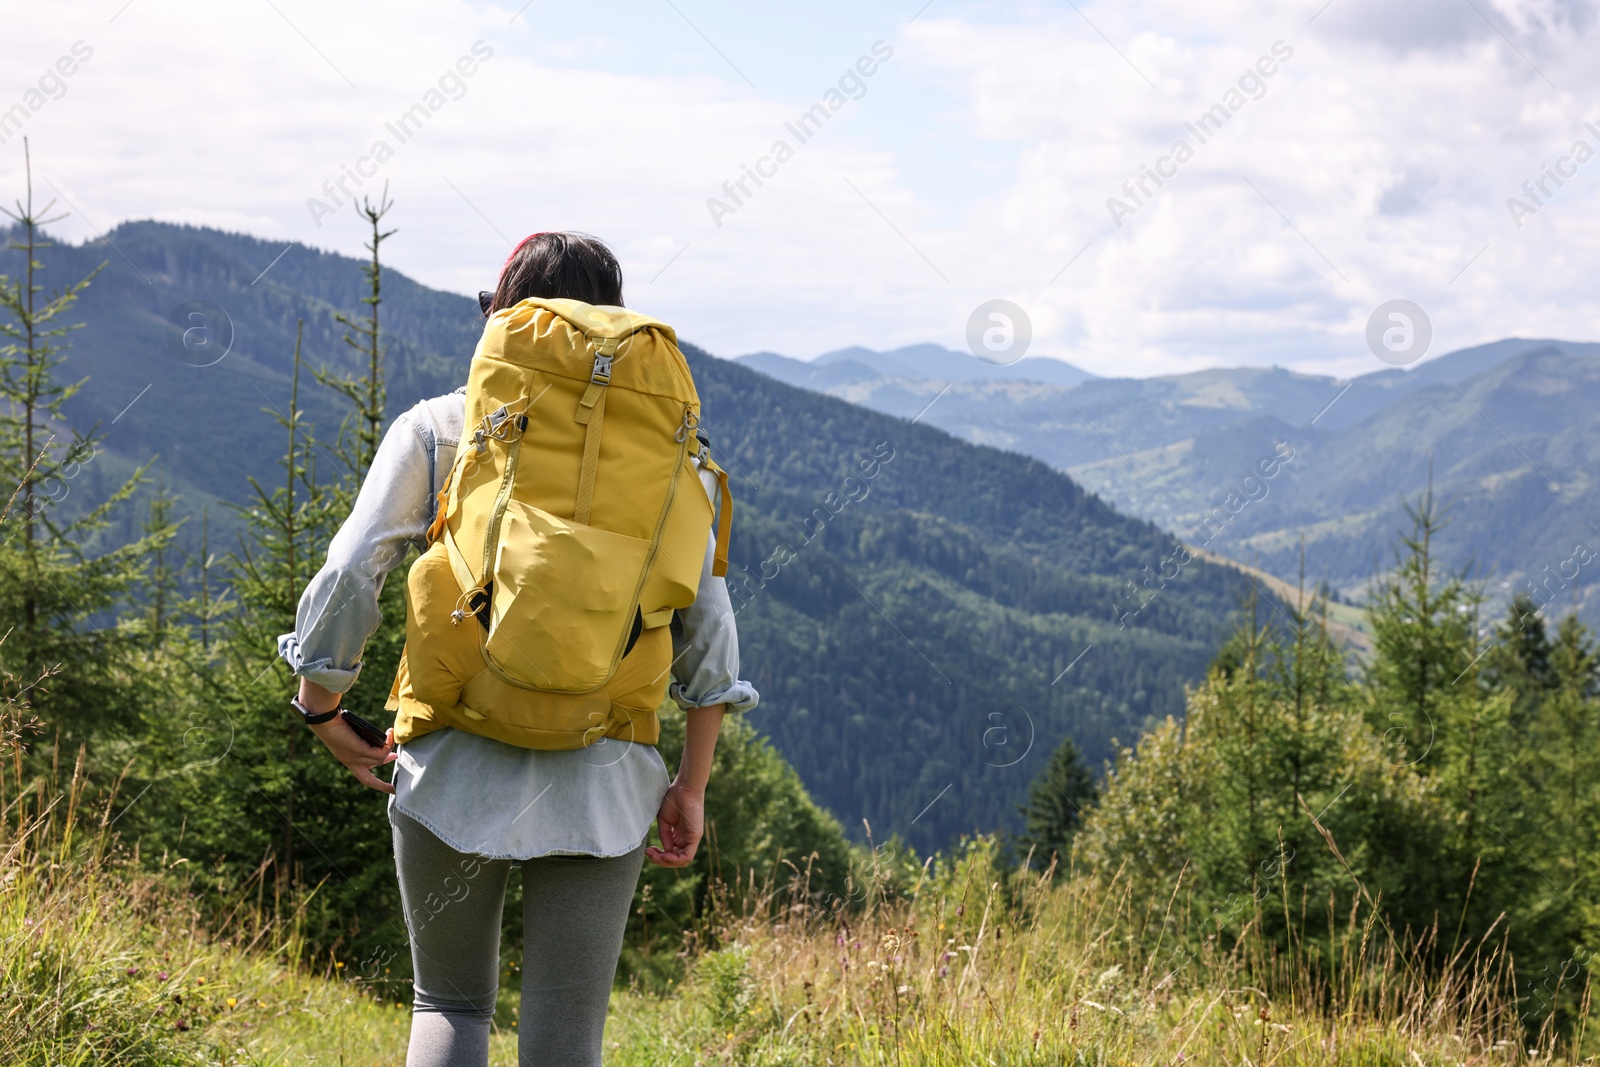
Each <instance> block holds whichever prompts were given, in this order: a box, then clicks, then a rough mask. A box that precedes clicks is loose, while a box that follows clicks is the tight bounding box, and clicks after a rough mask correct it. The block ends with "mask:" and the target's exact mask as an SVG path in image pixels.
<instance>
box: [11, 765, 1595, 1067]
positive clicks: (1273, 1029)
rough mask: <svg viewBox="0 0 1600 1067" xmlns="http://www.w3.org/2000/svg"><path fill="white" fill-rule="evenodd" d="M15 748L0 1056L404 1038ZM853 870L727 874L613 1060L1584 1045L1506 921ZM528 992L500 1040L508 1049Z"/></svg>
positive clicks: (1267, 1060) (269, 928) (85, 1059)
mask: <svg viewBox="0 0 1600 1067" xmlns="http://www.w3.org/2000/svg"><path fill="white" fill-rule="evenodd" d="M11 757H12V758H11V759H9V760H7V761H6V763H7V766H6V769H5V773H4V775H3V777H0V790H3V794H0V1064H4V1065H6V1067H10V1065H13V1064H18V1065H27V1067H35V1065H36V1067H62V1065H70V1067H76V1065H89V1064H94V1065H101V1064H118V1065H122V1064H128V1065H141V1067H143V1065H149V1067H176V1065H195V1064H236V1065H247V1064H249V1065H257V1064H260V1065H267V1064H271V1065H287V1064H349V1065H356V1064H397V1063H401V1062H403V1061H404V1054H405V1045H406V1039H407V1024H408V1022H409V1016H408V1011H407V1010H406V1009H405V1008H403V1007H401V1006H399V1005H396V1004H395V1003H394V1002H392V1001H386V1002H380V1001H379V1000H377V999H376V998H375V997H374V996H373V995H372V994H371V993H369V992H367V991H366V990H365V989H364V988H363V986H362V985H361V984H360V983H357V982H352V981H350V980H349V978H348V977H347V976H346V974H345V973H344V968H343V967H342V966H341V965H340V963H339V961H328V960H324V961H313V960H308V959H306V958H305V957H304V955H303V943H302V942H301V941H300V940H299V939H298V937H297V935H296V931H295V924H294V922H293V921H292V920H291V921H288V922H282V923H279V922H273V921H271V920H269V919H266V918H264V917H263V916H265V915H266V914H269V913H270V912H269V909H265V908H258V907H256V906H255V903H254V901H255V899H256V898H255V894H256V893H259V892H260V888H261V887H260V883H259V881H258V882H257V883H256V884H254V885H250V886H239V887H233V890H234V893H235V903H234V906H232V907H231V908H228V909H227V910H226V911H225V912H223V913H221V914H218V913H216V912H214V911H210V910H204V911H203V910H202V908H201V906H200V904H199V903H198V901H199V899H200V895H198V894H196V893H195V889H196V887H197V885H198V882H197V879H201V878H203V877H204V876H203V874H200V873H196V872H190V871H188V869H187V865H186V864H185V863H184V862H183V860H182V859H181V858H173V857H162V858H159V859H155V858H152V857H140V856H138V855H137V854H135V853H134V852H133V851H132V850H127V849H122V848H119V847H118V846H117V845H116V844H115V834H114V830H115V826H114V820H115V817H116V811H117V810H118V806H117V804H115V803H114V802H112V801H111V800H109V799H107V800H105V801H103V802H97V803H96V804H93V805H91V804H87V803H86V802H85V800H84V797H85V795H86V783H85V780H84V776H83V774H82V768H81V756H80V760H79V764H78V766H77V767H76V768H75V769H74V770H73V771H72V772H71V773H70V774H69V775H61V774H60V773H59V771H60V768H59V766H58V767H57V768H56V773H53V774H51V775H50V776H48V777H46V778H40V779H38V780H35V781H32V782H27V781H24V779H23V775H22V769H21V768H22V764H21V761H20V760H19V759H17V758H16V753H15V751H14V750H13V752H12V753H11ZM62 778H65V781H64V782H62V781H61V779H62ZM56 783H60V785H59V788H57V785H56ZM107 796H108V797H110V796H114V790H108V791H107ZM880 857H881V854H880ZM853 885H854V887H855V894H854V897H853V899H852V900H850V901H849V902H845V903H840V904H837V905H835V906H828V907H823V906H818V905H816V904H814V903H813V902H812V901H811V898H810V897H809V895H808V894H807V893H806V891H805V888H806V887H805V884H804V878H803V875H801V876H799V877H797V879H796V881H795V883H794V884H792V885H788V886H768V887H766V888H765V889H764V890H761V891H758V892H753V893H752V892H749V891H748V890H749V889H750V887H748V886H747V887H743V888H744V889H745V890H746V891H745V892H741V893H726V894H718V895H717V896H716V898H715V900H716V902H715V903H714V905H713V907H712V910H711V912H710V913H709V914H708V915H706V916H704V917H703V919H704V921H703V923H702V925H701V930H700V933H699V936H697V937H695V938H690V939H686V945H687V947H686V948H685V950H684V952H685V956H686V964H687V972H686V973H687V977H686V979H685V980H684V981H683V982H682V983H681V984H680V985H679V986H678V988H676V989H674V990H673V991H671V992H670V993H668V994H665V995H652V994H646V993H643V992H640V991H637V990H627V989H621V990H619V991H618V992H617V993H616V994H615V996H614V998H613V1015H612V1022H611V1025H610V1029H609V1030H608V1037H607V1043H608V1046H609V1047H608V1053H607V1055H608V1062H611V1063H615V1064H626V1065H640V1067H643V1065H647V1064H648V1065H652V1067H653V1065H657V1064H696V1063H730V1064H751V1065H776V1064H797V1065H798V1064H819V1065H820V1064H856V1063H874V1064H892V1065H894V1067H900V1065H910V1064H930V1065H942V1064H951V1065H955V1064H964V1065H965V1064H985V1065H1002V1064H1017V1065H1022V1064H1041V1065H1042V1064H1074V1065H1079V1064H1082V1065H1091V1064H1092V1065H1095V1067H1130V1065H1157V1064H1160V1065H1164V1067H1165V1065H1175V1064H1183V1065H1189V1064H1218V1065H1221V1064H1230V1065H1235V1064H1240V1065H1249V1067H1268V1065H1275V1067H1276V1065H1282V1067H1294V1065H1300V1064H1339V1065H1351V1067H1367V1065H1372V1067H1378V1065H1394V1067H1443V1065H1446V1064H1450V1065H1455V1064H1507V1065H1517V1064H1524V1063H1530V1064H1531V1063H1546V1062H1562V1063H1576V1062H1578V1058H1577V1053H1576V1052H1575V1051H1574V1049H1575V1048H1577V1047H1581V1046H1582V1042H1583V1037H1582V1036H1581V1035H1580V1037H1579V1038H1578V1041H1577V1042H1576V1043H1574V1042H1571V1041H1563V1040H1558V1038H1557V1035H1556V1034H1555V1033H1554V1032H1553V1031H1552V1030H1551V1029H1550V1028H1549V1027H1545V1028H1543V1029H1542V1030H1538V1031H1536V1032H1534V1033H1533V1034H1531V1035H1530V1034H1529V1032H1528V1031H1527V1029H1526V1027H1525V1026H1524V1024H1523V1022H1522V1021H1521V1020H1520V1019H1519V1018H1518V1016H1517V1013H1516V1002H1515V997H1514V993H1515V990H1514V981H1515V975H1514V968H1513V965H1512V961H1511V960H1510V959H1509V958H1508V956H1507V955H1506V952H1505V949H1504V944H1503V942H1496V941H1489V940H1486V941H1483V942H1480V943H1478V944H1475V945H1469V946H1464V947H1461V948H1460V949H1459V950H1458V951H1456V952H1455V954H1454V957H1453V959H1452V960H1451V962H1450V964H1449V965H1448V966H1447V967H1444V968H1443V969H1441V968H1440V967H1439V966H1438V965H1437V964H1433V965H1425V962H1424V961H1426V960H1429V959H1432V958H1435V954H1434V953H1433V952H1432V947H1433V946H1432V944H1431V941H1430V938H1431V936H1432V935H1431V934H1425V935H1423V936H1421V937H1408V936H1405V935H1403V934H1397V933H1395V932H1393V931H1390V930H1389V929H1388V928H1387V927H1386V926H1385V925H1384V923H1383V922H1382V920H1381V919H1380V918H1379V917H1378V916H1377V915H1376V913H1374V912H1373V911H1372V910H1371V909H1370V908H1369V907H1366V906H1365V905H1363V906H1360V907H1357V908H1354V909H1352V910H1350V911H1349V912H1348V913H1346V914H1343V915H1337V916H1330V927H1329V931H1328V933H1327V935H1326V936H1325V937H1320V938H1319V939H1318V940H1317V942H1316V943H1315V944H1310V943H1307V944H1300V943H1293V944H1290V945H1289V946H1287V947H1284V946H1281V945H1279V944H1275V943H1272V942H1270V941H1268V940H1267V939H1266V938H1265V937H1263V936H1262V935H1260V934H1259V933H1258V932H1256V931H1257V930H1258V926H1259V924H1258V923H1256V922H1254V921H1252V922H1249V923H1247V924H1246V925H1245V928H1244V932H1243V934H1242V935H1238V936H1235V937H1232V938H1229V939H1227V940H1223V939H1222V938H1221V937H1220V936H1219V935H1218V933H1217V932H1216V931H1215V930H1210V931H1208V930H1207V929H1206V928H1205V920H1204V919H1202V918H1200V917H1197V915H1196V914H1195V910H1196V909H1195V908H1194V905H1193V904H1192V902H1191V900H1190V898H1189V895H1188V893H1187V890H1186V888H1185V887H1184V886H1183V885H1181V884H1180V885H1177V886H1174V887H1173V888H1172V891H1171V892H1170V893H1169V894H1167V895H1165V896H1164V897H1162V898H1155V899H1144V898H1142V897H1141V896H1139V895H1138V894H1137V893H1136V892H1135V891H1134V890H1133V889H1132V888H1130V884H1129V883H1128V882H1127V881H1125V880H1123V879H1121V878H1109V879H1104V880H1094V879H1090V878H1087V877H1071V878H1064V879H1053V878H1052V877H1051V876H1050V874H1049V873H1044V874H1040V873H1037V872H1029V871H1020V872H1018V871H1007V870H1005V869H1003V868H1002V866H1001V864H1000V863H999V862H998V861H997V856H996V849H995V846H994V844H993V842H992V841H988V840H986V839H979V840H976V841H971V842H968V843H966V844H965V845H964V846H963V847H962V848H961V849H960V850H958V852H957V853H956V854H955V855H954V856H951V857H941V858H936V859H935V860H932V861H930V862H929V863H928V864H926V865H925V866H923V867H921V868H913V869H911V870H909V871H908V870H905V869H904V868H902V867H898V866H895V865H894V864H892V863H889V862H887V861H884V860H882V859H881V858H875V859H873V860H872V861H869V862H868V863H867V864H866V865H865V866H864V868H863V869H862V870H861V871H860V872H859V876H858V877H857V879H856V880H855V881H854V883H853ZM1273 903H1274V902H1273V901H1271V900H1270V899H1269V900H1263V901H1260V902H1257V904H1256V905H1254V906H1257V907H1268V906H1272V905H1273ZM518 954H519V946H515V945H508V946H506V951H505V956H506V957H507V960H508V961H510V966H509V968H508V970H507V971H506V972H504V973H506V974H508V975H509V974H512V973H515V971H516V968H515V965H514V960H515V957H516V956H517V955H518ZM507 984H508V985H509V982H508V983H507ZM511 992H512V991H511V990H509V989H507V990H503V994H505V995H504V996H503V1002H505V1003H506V1005H507V1006H506V1008H505V1010H504V1011H503V1012H502V1015H501V1018H500V1025H499V1027H498V1030H499V1032H498V1033H497V1035H496V1039H495V1046H494V1053H493V1058H492V1062H494V1063H496V1064H508V1065H509V1064H514V1063H515V1062H516V1048H515V1018H514V1010H513V1009H512V1007H511V1004H512V1003H513V997H512V996H510V995H509V994H510V993H511ZM1587 1007H1588V1005H1587V1002H1586V1003H1585V1012H1584V1014H1585V1015H1587Z"/></svg>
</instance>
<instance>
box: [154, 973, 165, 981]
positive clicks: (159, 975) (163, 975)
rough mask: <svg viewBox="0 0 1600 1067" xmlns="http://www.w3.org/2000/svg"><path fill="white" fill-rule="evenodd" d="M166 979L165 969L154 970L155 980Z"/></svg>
mask: <svg viewBox="0 0 1600 1067" xmlns="http://www.w3.org/2000/svg"><path fill="white" fill-rule="evenodd" d="M166 980H167V972H166V971H157V972H156V981H158V982H165V981H166Z"/></svg>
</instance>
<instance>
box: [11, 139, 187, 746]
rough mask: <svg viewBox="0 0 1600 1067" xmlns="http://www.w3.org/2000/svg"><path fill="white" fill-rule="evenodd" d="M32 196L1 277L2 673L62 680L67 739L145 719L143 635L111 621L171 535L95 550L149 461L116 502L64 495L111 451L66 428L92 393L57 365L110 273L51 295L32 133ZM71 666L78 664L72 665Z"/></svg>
mask: <svg viewBox="0 0 1600 1067" xmlns="http://www.w3.org/2000/svg"><path fill="white" fill-rule="evenodd" d="M24 162H25V168H26V175H27V177H26V191H25V195H24V197H23V198H22V199H19V200H17V201H15V203H14V209H4V208H0V210H3V211H5V213H6V215H7V216H9V217H10V218H11V219H12V221H13V222H14V224H15V225H14V227H13V229H12V234H11V237H10V238H9V239H8V241H7V244H6V248H7V250H8V251H9V252H14V253H19V254H20V255H18V256H16V257H15V259H17V260H20V269H19V272H18V276H15V277H11V276H5V275H0V315H3V316H4V319H3V321H0V339H3V341H4V344H0V484H5V485H8V486H17V487H18V495H17V497H16V500H15V506H14V507H13V508H12V509H11V511H10V512H9V513H8V516H7V519H6V522H5V526H4V536H3V540H0V632H8V636H7V638H6V640H5V642H4V643H3V644H0V667H3V669H4V670H5V671H6V672H7V673H9V674H11V675H12V676H14V677H17V678H25V679H35V678H39V677H40V676H42V675H50V676H52V677H50V678H49V680H48V681H47V682H45V683H44V684H42V685H41V686H40V687H39V688H37V689H35V690H34V691H33V693H32V694H31V705H32V708H33V710H34V711H36V712H38V713H39V714H40V715H41V716H42V717H43V718H44V719H45V720H46V721H47V722H49V723H50V724H51V725H52V726H54V727H55V728H57V729H58V730H59V731H60V734H61V736H62V738H63V740H64V742H66V743H69V744H77V743H80V742H84V741H87V740H88V739H89V738H90V736H91V735H93V734H94V733H96V731H98V730H102V729H103V730H105V731H108V733H107V736H113V735H115V734H116V733H118V732H123V731H125V730H126V729H127V728H129V727H130V726H131V725H132V724H133V723H134V722H135V721H137V717H138V713H139V710H140V706H141V704H142V702H143V700H144V695H143V692H142V689H141V686H140V684H139V682H140V676H139V674H138V671H137V669H136V668H137V664H136V662H135V660H134V656H135V655H136V653H137V651H138V648H139V645H140V637H139V634H138V628H137V627H131V626H128V625H124V624H120V623H118V622H115V621H112V620H111V619H110V618H109V616H110V615H111V613H112V612H114V611H115V610H116V609H118V608H119V607H121V606H122V605H123V604H124V603H125V602H126V600H127V598H128V596H129V594H130V592H131V591H132V590H133V589H135V588H136V587H137V586H138V585H139V583H140V581H141V578H142V575H143V571H144V566H145V561H146V560H147V559H148V557H149V556H150V554H151V553H152V552H156V551H160V550H161V548H162V546H163V545H165V544H166V542H167V541H169V540H170V539H171V536H172V527H171V526H170V525H169V524H157V525H152V526H150V527H147V529H146V531H145V534H144V536H142V537H139V538H135V539H134V540H132V541H130V542H129V543H127V544H124V545H121V546H119V547H116V548H112V549H109V550H98V549H97V548H96V547H95V543H96V535H97V534H99V533H101V532H102V531H104V530H105V529H106V528H107V527H108V525H109V523H110V519H111V516H112V515H113V514H114V512H115V510H116V509H117V508H118V507H119V506H120V505H122V504H124V503H125V502H126V501H127V500H128V498H129V497H130V496H132V494H133V493H134V491H135V489H137V488H138V486H139V484H140V483H141V482H142V481H143V479H144V475H145V472H146V471H147V470H148V469H149V467H148V464H147V465H146V466H143V467H140V468H139V469H138V470H136V471H135V472H134V473H133V474H132V476H130V477H129V478H128V479H127V481H125V482H124V483H123V484H122V485H121V486H120V487H118V488H117V489H115V490H114V491H113V492H112V493H111V494H110V495H109V496H107V497H106V498H105V499H103V500H101V501H98V502H94V503H81V502H80V500H78V499H75V500H74V501H73V503H72V504H70V505H67V504H65V501H66V500H67V499H68V498H69V497H70V496H73V491H74V489H75V488H77V487H78V486H80V485H82V484H83V483H80V482H76V481H75V479H77V478H78V477H79V476H80V475H81V474H82V473H83V470H84V468H85V467H86V466H87V465H89V464H90V463H92V462H93V461H94V460H95V458H96V457H97V455H98V452H97V448H96V442H97V441H98V440H99V438H98V436H97V435H96V432H95V430H94V429H91V430H90V431H89V432H88V433H83V432H80V431H78V430H76V429H72V428H70V427H69V426H68V425H67V420H66V416H65V413H64V411H63V405H64V404H65V403H66V402H67V400H69V399H70V398H71V397H72V396H73V395H74V394H75V393H77V391H78V390H79V388H81V386H82V382H77V383H71V384H65V383H63V382H62V381H60V380H59V379H58V377H57V371H58V369H59V368H60V366H61V364H62V363H63V362H64V361H65V360H66V358H67V347H68V346H67V343H66V337H67V335H68V334H69V333H71V332H72V331H73V330H75V329H78V328H79V326H80V325H81V324H78V323H71V322H69V321H68V316H69V315H70V313H71V310H72V307H73V304H74V303H75V302H76V301H77V298H78V296H79V295H80V294H81V293H82V292H83V291H84V289H85V288H87V287H88V285H89V284H90V283H91V282H92V281H93V280H94V278H95V277H96V276H97V275H98V274H99V271H100V270H101V269H103V268H104V266H105V265H104V264H102V265H101V267H100V268H96V270H94V271H93V272H91V273H90V274H89V275H88V276H87V277H84V278H80V279H78V280H77V281H74V282H71V283H69V284H67V285H65V286H64V287H62V288H58V289H53V290H47V288H46V286H45V284H44V281H43V276H44V275H45V273H46V272H47V270H48V267H47V263H46V262H45V260H44V259H43V258H41V257H42V256H43V254H44V253H45V252H46V250H48V249H49V248H51V247H52V244H51V242H50V241H49V240H47V239H46V238H45V236H44V234H43V229H44V227H45V226H48V225H49V224H51V223H53V222H57V221H60V219H62V218H65V216H64V215H51V213H50V212H51V210H52V209H53V207H54V203H55V202H54V201H51V202H49V203H47V204H45V205H44V206H43V207H36V206H35V205H34V200H33V172H32V156H31V154H30V153H29V151H28V147H27V143H26V139H24ZM63 665H70V668H71V669H70V670H66V671H61V670H60V668H61V667H62V666H63Z"/></svg>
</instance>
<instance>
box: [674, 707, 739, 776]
mask: <svg viewBox="0 0 1600 1067" xmlns="http://www.w3.org/2000/svg"><path fill="white" fill-rule="evenodd" d="M727 708H728V705H726V704H713V705H711V706H710V707H707V708H690V709H689V710H688V711H687V712H685V713H684V718H685V720H686V721H685V726H684V738H683V758H682V759H680V760H679V761H678V773H677V776H676V777H675V778H674V779H673V783H672V784H673V785H675V786H677V787H678V788H679V789H684V790H688V791H689V792H692V793H698V794H700V795H702V796H703V795H704V794H705V791H706V782H707V781H708V780H710V778H711V757H712V755H713V754H714V753H715V752H716V748H717V734H718V733H719V732H720V731H721V729H722V716H723V713H724V712H725V711H727Z"/></svg>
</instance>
